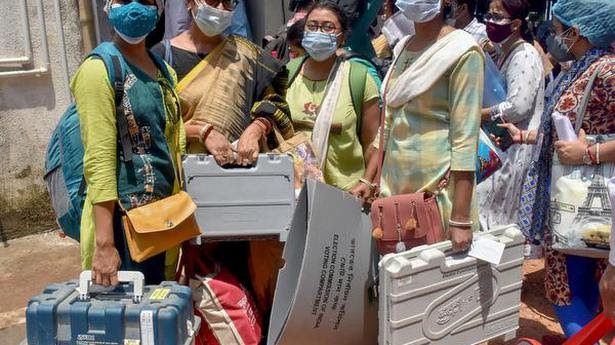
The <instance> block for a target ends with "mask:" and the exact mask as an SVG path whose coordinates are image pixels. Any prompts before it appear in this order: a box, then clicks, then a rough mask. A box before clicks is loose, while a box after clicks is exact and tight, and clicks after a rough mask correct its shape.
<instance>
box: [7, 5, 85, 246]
mask: <svg viewBox="0 0 615 345" xmlns="http://www.w3.org/2000/svg"><path fill="white" fill-rule="evenodd" d="M23 1H24V0H14V1H0V18H2V20H0V32H2V35H0V61H1V60H3V59H8V58H12V57H18V56H23V55H24V54H25V53H26V46H27V44H28V42H27V41H28V40H27V39H26V37H25V35H24V30H23V28H22V26H23V24H24V23H25V22H26V21H25V19H24V17H23V16H22V10H21V6H22V3H23ZM25 1H26V4H27V19H28V22H29V29H30V31H31V39H30V42H31V47H32V52H33V59H32V62H31V63H29V64H25V65H20V64H8V65H7V64H0V237H1V238H0V239H7V238H11V237H16V236H23V235H25V234H28V233H32V232H36V231H40V230H43V229H49V228H53V227H55V221H54V217H53V212H52V211H51V209H50V206H49V197H48V195H47V192H46V190H45V187H44V182H43V173H44V164H45V151H46V146H47V142H48V140H49V137H50V134H51V132H52V130H53V128H54V127H55V124H56V123H57V120H58V119H59V117H60V116H61V114H62V113H63V112H64V110H65V109H66V108H67V106H68V105H69V103H70V101H71V99H70V91H69V88H68V80H69V76H70V75H72V74H73V73H74V72H75V70H76V69H77V67H78V66H79V63H80V61H81V59H82V54H81V51H82V48H81V46H82V43H81V33H80V22H79V16H78V13H79V8H78V5H77V1H76V0H25ZM40 6H42V7H43V12H42V13H43V14H44V26H45V27H44V28H43V25H42V23H41V22H40V21H39V11H40ZM58 9H59V11H58ZM58 16H60V18H61V19H60V20H58ZM43 37H46V38H47V45H48V52H47V51H46V49H44V44H43V41H44V40H43ZM47 54H48V56H49V60H48V61H49V65H48V66H46V60H47V58H46V56H47ZM45 68H47V71H46V72H44V73H39V74H27V75H16V76H3V74H6V73H7V72H8V73H10V72H16V71H27V70H33V69H45ZM18 73H21V72H18ZM26 73H28V72H26Z"/></svg>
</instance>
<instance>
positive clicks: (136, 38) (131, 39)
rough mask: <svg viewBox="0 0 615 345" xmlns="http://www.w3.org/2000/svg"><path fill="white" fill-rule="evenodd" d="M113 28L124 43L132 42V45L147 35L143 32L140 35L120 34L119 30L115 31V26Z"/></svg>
mask: <svg viewBox="0 0 615 345" xmlns="http://www.w3.org/2000/svg"><path fill="white" fill-rule="evenodd" d="M113 30H115V33H116V34H118V36H120V37H121V38H122V39H123V40H124V41H126V43H128V44H132V45H135V44H139V43H141V42H143V40H144V39H145V38H146V37H147V35H148V34H145V35H143V36H141V37H128V36H126V35H124V34H122V33H121V32H119V31H117V29H116V28H113Z"/></svg>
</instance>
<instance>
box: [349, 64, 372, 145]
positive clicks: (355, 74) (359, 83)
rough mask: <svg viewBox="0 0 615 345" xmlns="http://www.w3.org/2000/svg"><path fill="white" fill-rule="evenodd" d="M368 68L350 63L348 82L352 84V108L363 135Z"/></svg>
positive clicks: (359, 130) (359, 132) (358, 130)
mask: <svg viewBox="0 0 615 345" xmlns="http://www.w3.org/2000/svg"><path fill="white" fill-rule="evenodd" d="M368 73H369V72H368V71H367V67H365V66H363V65H361V64H359V63H353V62H350V72H349V74H350V75H349V77H348V82H349V84H350V96H351V97H352V106H353V107H354V112H355V113H356V114H357V133H358V134H359V135H361V124H362V119H363V97H364V95H365V82H366V81H367V74H368Z"/></svg>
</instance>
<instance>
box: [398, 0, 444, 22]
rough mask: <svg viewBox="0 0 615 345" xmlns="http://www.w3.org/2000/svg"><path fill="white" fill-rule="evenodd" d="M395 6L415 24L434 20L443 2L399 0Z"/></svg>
mask: <svg viewBox="0 0 615 345" xmlns="http://www.w3.org/2000/svg"><path fill="white" fill-rule="evenodd" d="M395 6H397V8H399V10H400V11H402V12H403V13H404V14H405V15H406V17H408V19H410V20H411V21H413V22H415V23H426V22H428V21H431V20H432V19H434V18H435V17H436V16H437V15H438V14H439V13H440V8H441V6H442V0H397V1H395Z"/></svg>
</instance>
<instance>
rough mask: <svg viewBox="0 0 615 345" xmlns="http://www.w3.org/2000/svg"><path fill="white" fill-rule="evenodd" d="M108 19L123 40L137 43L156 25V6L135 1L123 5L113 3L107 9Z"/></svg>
mask: <svg viewBox="0 0 615 345" xmlns="http://www.w3.org/2000/svg"><path fill="white" fill-rule="evenodd" d="M109 21H110V22H111V25H113V28H114V29H115V32H117V33H118V35H120V37H121V38H122V39H123V40H124V41H126V42H127V43H129V44H138V43H140V42H142V41H143V40H144V39H145V37H147V34H149V33H150V32H151V31H152V30H154V28H155V27H156V23H157V22H158V8H157V7H156V6H148V5H143V4H141V3H139V2H136V1H133V2H131V3H129V4H125V5H122V4H113V5H111V8H110V10H109Z"/></svg>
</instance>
